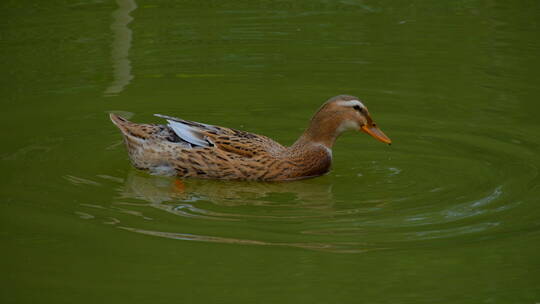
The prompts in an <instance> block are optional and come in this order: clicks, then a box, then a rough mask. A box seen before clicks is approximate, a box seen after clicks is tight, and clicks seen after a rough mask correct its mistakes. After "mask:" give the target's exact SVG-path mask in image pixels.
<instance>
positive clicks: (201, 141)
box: [155, 114, 284, 157]
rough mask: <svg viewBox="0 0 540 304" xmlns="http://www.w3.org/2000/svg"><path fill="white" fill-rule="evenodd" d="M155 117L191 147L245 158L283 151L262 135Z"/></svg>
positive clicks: (162, 116) (168, 117) (278, 145)
mask: <svg viewBox="0 0 540 304" xmlns="http://www.w3.org/2000/svg"><path fill="white" fill-rule="evenodd" d="M155 116H157V117H161V118H164V119H166V120H167V122H168V126H169V127H170V128H171V129H172V130H173V131H174V133H175V134H176V135H178V137H180V138H181V139H182V140H185V141H187V142H189V143H190V144H192V145H193V146H198V147H214V148H216V149H220V150H223V151H226V152H230V153H235V154H239V155H241V156H245V157H253V156H254V155H257V154H264V153H269V152H272V151H278V150H281V149H284V147H283V146H282V145H280V144H279V143H277V142H275V141H273V140H272V139H270V138H268V137H266V136H263V135H258V134H254V133H250V132H244V131H240V130H235V129H231V128H225V127H220V126H214V125H208V124H203V123H200V122H195V121H189V120H184V119H180V118H176V117H171V116H165V115H160V114H155Z"/></svg>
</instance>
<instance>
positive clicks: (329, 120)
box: [291, 115, 342, 150]
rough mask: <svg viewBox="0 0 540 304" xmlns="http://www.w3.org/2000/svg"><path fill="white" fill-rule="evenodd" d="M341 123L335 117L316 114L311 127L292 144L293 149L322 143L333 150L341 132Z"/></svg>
mask: <svg viewBox="0 0 540 304" xmlns="http://www.w3.org/2000/svg"><path fill="white" fill-rule="evenodd" d="M340 127H341V123H340V122H339V121H338V120H336V119H333V117H331V116H330V117H328V116H326V117H320V116H319V115H315V116H314V117H313V119H311V123H310V124H309V127H308V128H307V129H306V130H305V131H304V133H302V135H301V136H300V137H299V138H298V140H297V141H296V142H295V143H294V144H293V145H292V146H291V149H292V150H296V149H305V148H306V147H307V146H310V145H322V146H324V147H325V148H327V149H329V150H331V149H332V147H333V146H334V143H335V141H336V139H337V138H338V136H339V135H340V134H341V131H342V130H340Z"/></svg>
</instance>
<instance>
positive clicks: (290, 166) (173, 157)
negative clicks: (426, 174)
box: [110, 95, 389, 181]
mask: <svg viewBox="0 0 540 304" xmlns="http://www.w3.org/2000/svg"><path fill="white" fill-rule="evenodd" d="M357 100H358V98H357V97H353V96H347V95H341V96H336V97H334V98H332V99H330V100H329V101H327V102H326V103H325V104H324V105H323V106H322V107H321V108H320V109H319V111H318V112H317V113H316V114H315V115H314V117H313V119H312V121H311V124H310V126H309V127H308V128H307V130H306V131H305V132H304V133H303V134H302V136H300V138H299V139H298V140H297V141H296V142H295V143H294V144H293V145H292V146H290V147H284V146H282V145H281V144H279V143H277V142H275V141H273V140H272V139H270V138H268V137H266V136H262V135H257V134H253V133H248V132H244V131H239V130H235V129H230V128H224V127H219V126H212V125H207V124H202V123H197V122H192V121H187V120H182V119H179V118H173V117H168V116H163V115H157V116H159V117H162V118H165V119H167V120H168V121H169V124H168V125H154V124H136V123H133V122H130V121H128V120H126V119H124V118H122V117H120V116H118V115H115V114H110V116H111V120H112V121H113V123H114V124H115V125H116V126H118V128H119V129H120V130H121V131H122V134H123V135H124V141H125V143H126V146H127V150H128V153H129V156H130V159H131V161H132V163H133V165H134V166H135V167H136V168H139V169H145V170H150V171H151V172H153V173H155V174H168V175H177V176H179V177H197V178H211V179H238V180H260V181H280V180H295V179H301V178H308V177H314V176H319V175H323V174H325V173H327V172H328V171H329V170H330V167H331V164H332V150H331V148H332V146H333V144H334V141H335V140H336V138H337V137H338V136H339V134H340V133H341V132H343V131H345V130H346V129H354V128H356V129H360V128H363V129H364V128H365V127H364V126H368V127H369V128H374V129H377V128H376V127H375V124H374V123H373V122H372V120H371V118H370V116H369V114H368V112H367V109H366V108H365V107H364V106H363V105H362V106H361V107H362V108H361V109H360V110H359V109H358V108H357V107H354V105H356V103H358V104H360V105H361V102H356V101H357ZM377 131H378V132H380V130H378V129H377ZM368 133H370V134H371V135H373V136H374V137H376V138H378V139H379V140H382V141H385V142H387V143H389V139H388V138H386V136H384V134H382V132H380V134H382V135H381V136H378V135H374V134H372V133H371V132H368ZM382 136H384V138H380V137H382ZM383 139H384V140H383ZM386 139H387V140H386Z"/></svg>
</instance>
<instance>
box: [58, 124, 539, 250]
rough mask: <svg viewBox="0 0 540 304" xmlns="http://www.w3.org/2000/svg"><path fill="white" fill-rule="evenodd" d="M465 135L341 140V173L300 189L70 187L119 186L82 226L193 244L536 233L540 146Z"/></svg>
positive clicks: (160, 183)
mask: <svg viewBox="0 0 540 304" xmlns="http://www.w3.org/2000/svg"><path fill="white" fill-rule="evenodd" d="M396 129H398V128H396ZM456 129H459V128H455V126H454V128H453V132H448V131H444V130H446V128H445V129H444V130H441V129H439V130H423V131H422V132H415V134H412V133H402V134H396V135H395V136H396V138H397V139H398V140H396V144H395V145H394V146H392V147H391V148H385V147H381V146H380V145H369V146H366V147H365V148H364V149H362V150H361V151H353V150H352V149H349V150H344V149H340V148H339V143H338V148H337V149H336V151H337V153H336V154H338V156H337V157H336V158H337V159H336V164H335V168H334V171H333V172H332V173H331V174H329V175H328V176H324V177H320V178H316V179H310V180H303V181H297V182H287V183H254V182H230V181H206V180H185V181H179V180H176V179H174V178H169V177H158V176H150V175H148V174H146V173H142V172H137V171H135V170H132V171H130V172H129V174H128V176H127V177H126V178H125V179H124V178H121V177H110V176H104V175H101V176H97V177H95V178H92V179H88V178H81V177H75V176H66V180H67V181H69V182H71V183H73V184H76V185H78V186H80V185H87V186H88V187H90V186H95V185H101V184H103V183H112V184H115V185H116V186H114V187H115V188H117V190H118V191H117V194H116V195H115V199H114V200H113V203H112V204H110V205H107V204H82V205H81V206H80V210H79V211H77V212H78V213H77V215H78V216H80V217H81V218H82V219H87V220H96V219H104V220H103V222H105V223H107V224H112V225H115V226H117V227H118V228H121V229H124V230H127V231H131V232H136V233H141V234H144V235H151V236H157V237H165V238H171V239H176V240H183V241H204V242H214V243H228V244H239V245H261V246H289V247H297V248H305V249H313V250H324V251H332V252H343V253H351V252H364V251H366V250H380V249H393V248H394V249H396V248H403V247H408V246H409V247H410V246H436V245H437V244H445V243H448V244H453V245H454V244H458V243H460V242H471V241H481V240H487V239H491V238H497V237H502V236H504V235H507V234H508V233H512V232H515V231H522V230H530V229H533V228H536V227H537V226H538V224H537V223H536V222H535V221H534V219H533V217H532V216H529V215H528V213H527V206H528V205H530V204H531V203H533V202H534V198H535V197H536V196H537V195H538V192H539V191H538V190H539V189H538V187H536V186H535V185H536V184H537V183H538V167H537V165H536V164H535V161H534V157H533V156H534V155H535V153H534V147H535V145H534V144H533V143H530V142H526V141H524V140H523V139H520V138H519V136H515V135H514V134H512V133H511V132H510V133H508V134H501V133H493V132H491V131H490V130H488V129H485V130H482V131H478V130H476V132H468V133H467V132H465V130H463V132H458V131H456ZM418 134H421V135H418ZM516 134H517V133H516ZM349 140H350V138H346V139H345V140H344V141H345V145H349V143H348V141H349ZM350 145H352V144H350ZM347 154H348V156H347ZM341 157H342V158H343V159H342V158H341ZM347 157H348V159H347ZM351 163H352V164H354V165H353V166H347V164H351Z"/></svg>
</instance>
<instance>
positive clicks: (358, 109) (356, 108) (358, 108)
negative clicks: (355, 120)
mask: <svg viewBox="0 0 540 304" xmlns="http://www.w3.org/2000/svg"><path fill="white" fill-rule="evenodd" d="M353 109H355V110H356V111H358V112H362V108H360V106H359V105H356V106H354V107H353Z"/></svg>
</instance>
